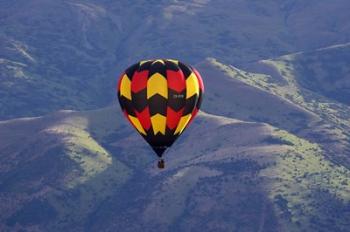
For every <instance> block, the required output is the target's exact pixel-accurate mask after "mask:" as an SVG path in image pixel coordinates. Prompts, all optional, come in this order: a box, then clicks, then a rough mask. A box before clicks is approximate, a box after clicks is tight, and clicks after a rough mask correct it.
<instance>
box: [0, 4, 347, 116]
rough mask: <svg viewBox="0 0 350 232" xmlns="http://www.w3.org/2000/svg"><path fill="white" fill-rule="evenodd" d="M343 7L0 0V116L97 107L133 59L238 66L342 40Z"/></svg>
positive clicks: (106, 101) (344, 26)
mask: <svg viewBox="0 0 350 232" xmlns="http://www.w3.org/2000/svg"><path fill="white" fill-rule="evenodd" d="M348 8H349V2H348V1H347V0H335V1H332V2H329V1H325V0H323V1H318V0H317V1H316V0H311V1H307V2H305V1H301V0H284V1H273V0H268V1H264V2H259V1H255V0H249V1H241V0H234V1H232V0H220V1H209V0H191V1H149V0H147V1H146V0H141V1H136V2H133V4H130V1H127V0H120V1H118V2H115V1H111V0H103V1H101V0H99V1H97V0H89V1H81V0H71V1H66V0H62V1H53V0H29V1H28V0H13V1H11V2H8V1H1V2H0V25H1V26H0V41H1V44H2V46H1V47H0V70H1V72H0V80H1V82H0V106H1V107H0V119H3V120H4V119H11V118H15V117H28V116H39V115H42V114H46V113H50V112H53V111H55V110H61V109H72V110H87V109H96V108H98V107H104V106H106V105H108V104H110V102H111V101H112V100H113V99H114V96H115V93H114V87H113V86H115V85H116V79H117V77H118V75H119V74H120V73H121V72H122V71H123V70H124V69H125V67H127V66H128V65H130V64H132V63H136V62H137V61H138V60H140V59H148V58H157V57H160V58H161V57H170V58H177V59H180V60H183V61H186V62H189V63H192V64H196V63H198V62H201V61H202V60H204V59H205V58H207V57H215V58H217V59H218V60H219V61H221V62H223V63H225V64H235V65H238V64H244V63H247V62H251V61H257V60H261V59H268V58H271V57H278V56H281V55H284V54H288V53H293V52H299V51H304V50H314V49H317V48H320V47H325V46H331V45H334V44H340V43H345V42H348V38H349V36H350V34H349V33H350V30H349V28H350V23H349V22H350V18H349V17H350V16H349V14H348V11H347V9H348ZM329 15H331V16H332V17H328V16H329ZM9 89H11V91H8V90H9Z"/></svg>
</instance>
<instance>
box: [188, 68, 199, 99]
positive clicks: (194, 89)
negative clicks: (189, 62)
mask: <svg viewBox="0 0 350 232" xmlns="http://www.w3.org/2000/svg"><path fill="white" fill-rule="evenodd" d="M195 94H197V95H199V84H198V80H197V77H196V76H195V74H194V73H191V75H190V76H189V77H188V78H187V79H186V99H188V98H190V97H192V96H193V95H195Z"/></svg>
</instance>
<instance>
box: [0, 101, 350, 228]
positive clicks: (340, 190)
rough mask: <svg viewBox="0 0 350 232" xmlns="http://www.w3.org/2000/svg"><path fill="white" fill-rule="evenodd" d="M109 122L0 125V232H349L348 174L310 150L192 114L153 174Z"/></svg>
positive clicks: (114, 116)
mask: <svg viewBox="0 0 350 232" xmlns="http://www.w3.org/2000/svg"><path fill="white" fill-rule="evenodd" d="M118 115H120V112H118V110H116V107H112V108H106V109H102V110H98V111H89V112H82V113H79V112H59V113H56V114H52V115H49V116H45V117H40V118H26V119H25V118H24V119H17V120H11V121H3V122H1V124H0V131H1V132H0V139H1V141H2V142H1V144H0V150H1V156H0V157H1V175H0V176H1V178H0V186H1V188H0V189H2V190H1V195H0V196H1V198H0V201H1V205H2V207H1V214H0V215H1V219H0V220H1V223H0V225H1V227H0V228H1V230H3V231H6V230H20V229H21V228H22V229H24V228H26V229H30V230H39V231H41V230H50V231H61V230H62V229H66V230H67V229H68V230H69V231H76V230H83V229H84V230H86V231H96V230H99V231H101V230H102V231H110V230H114V231H115V230H123V231H135V230H136V231H137V230H140V229H141V228H140V226H141V227H142V228H144V229H147V230H153V229H155V228H158V229H161V230H170V231H177V230H179V229H181V230H183V231H190V230H193V229H195V230H202V229H207V230H209V231H217V230H227V229H233V228H236V229H237V228H240V231H252V230H260V231H280V230H285V229H286V228H288V230H289V231H291V230H295V231H297V230H300V229H306V230H308V231H322V230H321V229H325V228H327V229H330V230H344V228H347V223H348V222H347V219H346V218H347V217H346V214H344V213H345V212H346V210H347V208H348V206H349V200H350V199H349V194H350V188H349V185H348V183H350V172H349V171H348V170H346V169H344V168H341V167H337V166H335V165H334V164H332V163H330V162H329V161H327V160H326V159H324V157H323V155H322V151H321V149H320V147H319V146H318V145H317V144H312V143H310V142H308V141H307V140H304V139H301V138H298V137H296V136H294V135H292V134H289V133H288V132H286V131H283V130H280V129H277V128H274V127H271V126H269V125H267V124H261V123H253V122H249V123H248V122H243V121H238V120H233V119H230V118H225V117H220V116H213V115H210V114H205V113H201V114H200V116H199V118H198V119H197V120H196V121H195V122H194V124H193V125H192V126H191V128H190V129H189V130H187V131H186V132H185V134H184V135H183V136H182V138H181V139H180V140H179V141H178V142H177V143H176V144H175V145H174V147H173V148H172V149H171V150H169V152H168V153H167V154H166V160H167V168H166V169H165V170H164V171H162V172H159V171H158V170H157V169H155V159H154V158H155V156H154V155H153V154H152V153H151V150H150V148H149V147H148V146H147V145H146V143H145V142H143V141H142V139H141V137H140V136H138V135H136V133H134V132H133V131H132V129H131V128H130V126H128V125H126V124H125V123H124V122H125V121H124V120H122V121H120V119H119V117H118ZM212 131H216V136H214V137H213V136H212V133H211V132H212ZM252 135H254V136H252ZM11 136H15V138H16V139H13V137H11ZM131 144H133V145H132V146H131ZM320 180H322V181H320ZM325 202H327V204H326V205H325V204H324V203H325ZM343 212H344V213H343ZM225 215H226V216H225ZM226 217H228V218H226ZM329 221H332V223H328V222H329ZM252 222H253V223H252ZM292 228H294V229H292Z"/></svg>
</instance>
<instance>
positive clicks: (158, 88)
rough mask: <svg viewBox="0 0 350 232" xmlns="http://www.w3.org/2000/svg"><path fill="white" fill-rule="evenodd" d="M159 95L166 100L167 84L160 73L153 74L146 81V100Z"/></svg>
mask: <svg viewBox="0 0 350 232" xmlns="http://www.w3.org/2000/svg"><path fill="white" fill-rule="evenodd" d="M155 94H159V95H161V96H163V97H164V98H166V99H168V83H167V80H166V78H165V77H163V76H162V75H161V74H160V73H155V74H153V75H152V76H151V77H150V78H149V79H148V81H147V99H150V98H151V97H152V96H153V95H155Z"/></svg>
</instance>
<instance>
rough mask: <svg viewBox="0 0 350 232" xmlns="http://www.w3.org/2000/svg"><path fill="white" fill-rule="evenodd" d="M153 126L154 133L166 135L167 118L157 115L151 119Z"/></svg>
mask: <svg viewBox="0 0 350 232" xmlns="http://www.w3.org/2000/svg"><path fill="white" fill-rule="evenodd" d="M151 124H152V128H153V133H154V135H156V134H157V133H158V132H160V133H161V134H163V135H165V128H166V117H165V116H163V115H161V114H156V115H153V116H152V117H151Z"/></svg>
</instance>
